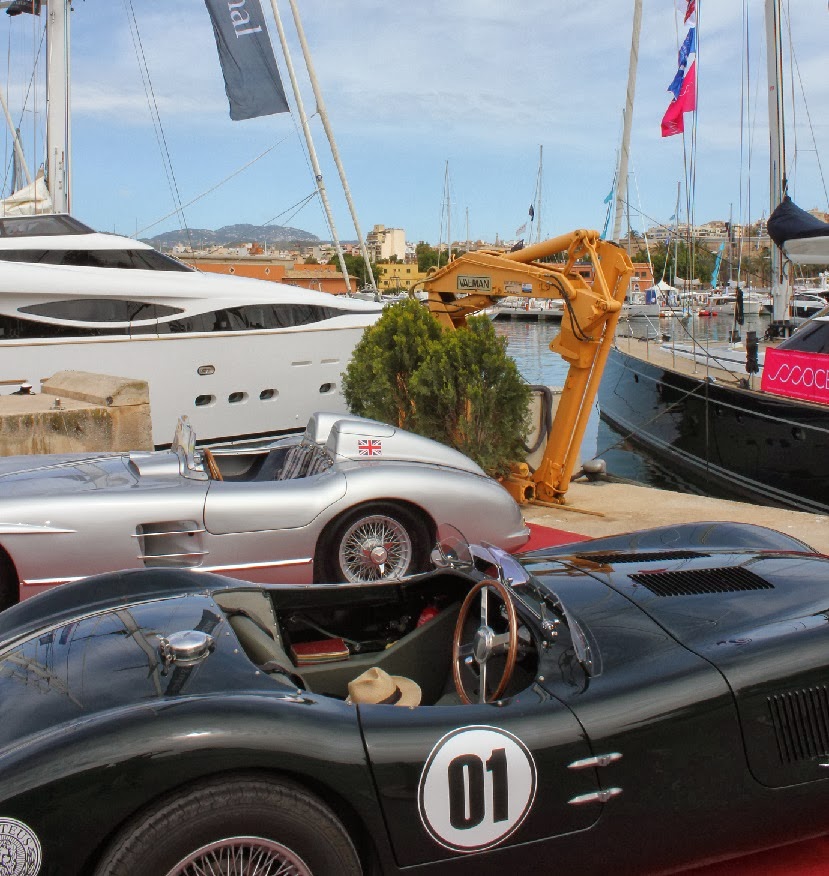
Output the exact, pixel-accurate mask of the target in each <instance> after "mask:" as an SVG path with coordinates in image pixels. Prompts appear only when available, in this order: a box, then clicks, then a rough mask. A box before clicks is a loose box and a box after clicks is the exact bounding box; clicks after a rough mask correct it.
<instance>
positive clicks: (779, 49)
mask: <svg viewBox="0 0 829 876" xmlns="http://www.w3.org/2000/svg"><path fill="white" fill-rule="evenodd" d="M782 22H783V17H782V10H781V5H780V0H766V45H767V46H768V49H767V56H768V80H769V81H768V85H769V159H770V161H769V172H770V178H769V202H770V205H771V210H772V211H773V210H774V209H775V207H777V206H778V204H780V203H781V202H782V200H783V196H784V195H785V193H786V145H785V140H784V134H783V87H782V85H783V31H782ZM770 268H771V295H772V301H773V303H774V305H773V312H772V319H773V320H774V321H775V322H778V321H782V320H784V319H785V318H786V304H787V299H788V294H787V290H786V287H785V285H784V283H783V253H782V252H780V250H779V249H778V248H777V247H775V246H773V247H772V248H771V264H770Z"/></svg>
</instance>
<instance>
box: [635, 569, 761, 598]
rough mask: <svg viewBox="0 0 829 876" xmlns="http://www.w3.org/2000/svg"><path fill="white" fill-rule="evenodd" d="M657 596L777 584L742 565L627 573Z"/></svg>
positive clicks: (717, 591)
mask: <svg viewBox="0 0 829 876" xmlns="http://www.w3.org/2000/svg"><path fill="white" fill-rule="evenodd" d="M628 577H629V578H630V579H631V580H632V581H635V582H636V583H637V584H641V585H642V586H643V587H647V588H648V590H650V591H651V593H654V594H655V595H656V596H699V595H702V594H710V593H738V592H740V591H743V590H773V589H774V585H773V584H771V583H770V582H769V581H766V579H765V578H761V577H760V576H759V575H755V573H754V572H750V571H749V570H748V569H744V568H743V567H742V566H728V567H726V568H723V569H683V570H682V571H680V572H663V571H654V572H636V573H634V574H632V575H629V576H628Z"/></svg>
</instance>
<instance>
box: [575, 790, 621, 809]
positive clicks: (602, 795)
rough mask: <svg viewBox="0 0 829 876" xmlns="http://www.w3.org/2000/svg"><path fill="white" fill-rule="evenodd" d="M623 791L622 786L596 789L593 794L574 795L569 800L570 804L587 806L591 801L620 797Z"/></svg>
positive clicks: (603, 800)
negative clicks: (601, 789)
mask: <svg viewBox="0 0 829 876" xmlns="http://www.w3.org/2000/svg"><path fill="white" fill-rule="evenodd" d="M621 793H622V789H621V788H607V789H606V790H604V791H594V792H593V793H592V794H580V795H579V796H578V797H573V799H572V800H568V801H567V802H568V804H569V805H570V806H585V805H588V804H590V803H607V801H608V800H612V799H613V798H614V797H618V796H619V795H620V794H621Z"/></svg>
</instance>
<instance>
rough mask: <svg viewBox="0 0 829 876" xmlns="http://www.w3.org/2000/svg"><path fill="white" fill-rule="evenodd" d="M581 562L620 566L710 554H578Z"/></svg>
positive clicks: (665, 552) (619, 552) (676, 552)
mask: <svg viewBox="0 0 829 876" xmlns="http://www.w3.org/2000/svg"><path fill="white" fill-rule="evenodd" d="M576 556H577V557H578V558H579V559H581V560H590V561H591V562H593V563H603V564H607V565H610V566H612V565H614V564H615V565H619V564H620V563H657V562H660V561H663V560H693V559H696V558H697V557H708V556H710V554H701V553H699V552H697V551H651V552H650V553H647V552H646V551H641V552H640V553H634V552H633V551H630V552H628V551H625V552H622V551H616V552H611V553H606V554H590V553H582V554H576Z"/></svg>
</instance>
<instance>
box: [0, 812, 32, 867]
mask: <svg viewBox="0 0 829 876" xmlns="http://www.w3.org/2000/svg"><path fill="white" fill-rule="evenodd" d="M39 871H40V842H39V840H38V838H37V837H36V836H35V833H34V831H33V830H32V829H31V828H30V827H27V826H26V825H25V824H23V822H22V821H16V820H15V819H14V818H0V876H37V873H38V872H39Z"/></svg>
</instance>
